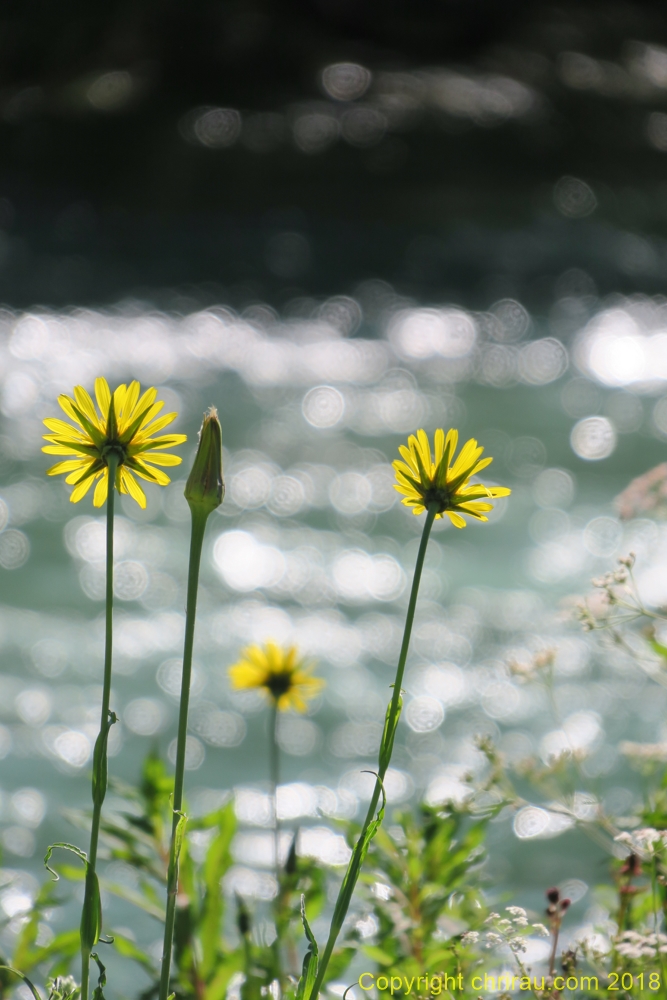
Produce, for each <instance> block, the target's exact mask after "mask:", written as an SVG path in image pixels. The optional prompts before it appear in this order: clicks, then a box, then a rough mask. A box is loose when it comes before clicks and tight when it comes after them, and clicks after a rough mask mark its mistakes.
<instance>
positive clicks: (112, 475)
mask: <svg viewBox="0 0 667 1000" xmlns="http://www.w3.org/2000/svg"><path fill="white" fill-rule="evenodd" d="M107 464H108V469H109V472H108V475H109V485H108V491H107V539H106V541H107V552H106V594H105V600H106V609H105V633H104V679H103V681H102V710H101V713H100V736H99V737H98V740H99V739H103V740H104V739H105V736H104V735H103V734H104V733H105V730H106V732H107V733H108V728H109V702H110V700H111V659H112V653H113V519H114V500H115V497H116V470H117V468H118V457H117V455H116V454H115V453H114V452H110V453H109V455H108V456H107ZM97 764H98V761H94V770H93V820H92V824H91V827H90V849H89V851H88V864H87V866H86V883H85V889H84V897H83V910H84V914H85V913H88V914H90V913H91V911H92V908H93V907H94V906H96V905H97V904H96V900H95V891H96V879H97V875H96V866H97V845H98V842H99V838H100V821H101V818H102V802H103V801H104V795H105V791H106V744H105V746H104V750H103V761H102V763H101V765H100V766H101V767H102V768H103V769H104V772H105V773H104V775H103V776H100V775H98V774H96V772H95V766H96V765H97ZM100 777H102V778H103V782H100ZM100 784H102V788H101V792H100ZM89 979H90V948H89V947H88V943H87V942H86V941H83V940H82V942H81V994H80V996H81V1000H88V983H89Z"/></svg>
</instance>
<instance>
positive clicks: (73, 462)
mask: <svg viewBox="0 0 667 1000" xmlns="http://www.w3.org/2000/svg"><path fill="white" fill-rule="evenodd" d="M86 464H87V462H86V459H85V458H71V459H69V460H68V461H67V462H56V464H55V465H52V466H51V468H50V469H47V470H46V474H47V476H59V475H60V474H61V473H64V472H74V471H75V470H78V469H83V467H84V466H85V465H86Z"/></svg>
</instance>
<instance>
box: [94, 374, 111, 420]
mask: <svg viewBox="0 0 667 1000" xmlns="http://www.w3.org/2000/svg"><path fill="white" fill-rule="evenodd" d="M95 399H96V400H97V405H98V406H99V408H100V413H101V414H102V420H104V421H106V420H107V418H108V416H109V407H110V406H111V389H110V388H109V383H108V382H107V380H106V379H105V378H96V379H95Z"/></svg>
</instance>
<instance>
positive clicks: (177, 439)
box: [128, 434, 188, 455]
mask: <svg viewBox="0 0 667 1000" xmlns="http://www.w3.org/2000/svg"><path fill="white" fill-rule="evenodd" d="M187 439H188V436H187V434H165V435H164V436H163V437H158V438H149V439H148V440H147V441H145V442H144V444H143V445H134V444H132V445H130V447H129V448H128V452H129V454H130V455H132V454H139V453H140V452H141V451H142V450H144V451H147V450H148V449H149V448H160V449H162V448H175V447H176V445H179V444H183V443H184V442H185V441H187Z"/></svg>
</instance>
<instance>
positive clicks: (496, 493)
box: [489, 486, 512, 497]
mask: <svg viewBox="0 0 667 1000" xmlns="http://www.w3.org/2000/svg"><path fill="white" fill-rule="evenodd" d="M511 492H512V491H511V490H510V489H509V488H508V487H507V486H489V493H490V494H491V496H492V497H508V496H509V495H510V493H511Z"/></svg>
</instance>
